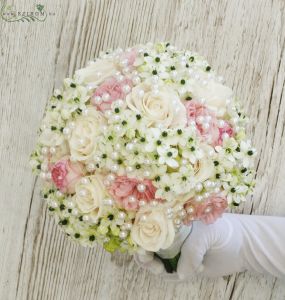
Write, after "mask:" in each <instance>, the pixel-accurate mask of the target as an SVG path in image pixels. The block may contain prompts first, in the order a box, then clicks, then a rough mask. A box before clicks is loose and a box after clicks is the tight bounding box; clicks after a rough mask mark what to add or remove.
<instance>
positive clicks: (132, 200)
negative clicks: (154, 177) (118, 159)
mask: <svg viewBox="0 0 285 300" xmlns="http://www.w3.org/2000/svg"><path fill="white" fill-rule="evenodd" d="M140 188H143V189H141V190H139V189H140ZM155 192H156V188H155V187H154V186H153V184H152V182H151V181H150V180H149V179H144V180H142V181H139V180H138V179H136V178H128V177H127V176H118V177H117V178H116V179H115V180H114V182H113V183H112V184H111V186H110V187H109V193H110V194H111V195H112V196H113V197H114V199H115V200H116V201H117V203H118V204H119V205H120V206H121V207H123V208H125V209H126V210H137V209H138V208H139V200H144V201H146V202H149V201H151V200H154V199H155ZM131 196H133V197H131ZM156 200H158V199H156Z"/></svg>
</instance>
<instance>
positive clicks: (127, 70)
mask: <svg viewBox="0 0 285 300" xmlns="http://www.w3.org/2000/svg"><path fill="white" fill-rule="evenodd" d="M122 71H123V73H124V74H128V73H129V72H130V68H128V67H126V68H124V69H123V70H122Z"/></svg>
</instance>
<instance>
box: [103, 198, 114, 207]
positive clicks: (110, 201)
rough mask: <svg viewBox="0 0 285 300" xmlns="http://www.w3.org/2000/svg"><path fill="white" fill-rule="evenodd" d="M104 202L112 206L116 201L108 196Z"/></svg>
mask: <svg viewBox="0 0 285 300" xmlns="http://www.w3.org/2000/svg"><path fill="white" fill-rule="evenodd" d="M103 203H104V205H107V206H112V205H113V203H114V201H113V199H111V198H107V199H104V200H103Z"/></svg>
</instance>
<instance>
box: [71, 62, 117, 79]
mask: <svg viewBox="0 0 285 300" xmlns="http://www.w3.org/2000/svg"><path fill="white" fill-rule="evenodd" d="M117 71H118V70H117V68H116V65H115V64H114V63H113V62H111V61H108V60H104V59H100V60H97V61H95V62H91V63H90V64H89V65H88V66H87V67H86V68H83V69H80V70H77V71H76V72H75V80H76V81H77V82H79V83H82V82H84V83H92V84H95V85H99V84H100V83H101V82H103V81H104V80H105V79H106V78H108V77H111V76H113V75H115V73H116V72H117Z"/></svg>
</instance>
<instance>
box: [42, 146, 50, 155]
mask: <svg viewBox="0 0 285 300" xmlns="http://www.w3.org/2000/svg"><path fill="white" fill-rule="evenodd" d="M41 152H42V154H44V155H45V154H48V148H47V147H43V148H42V151H41Z"/></svg>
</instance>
